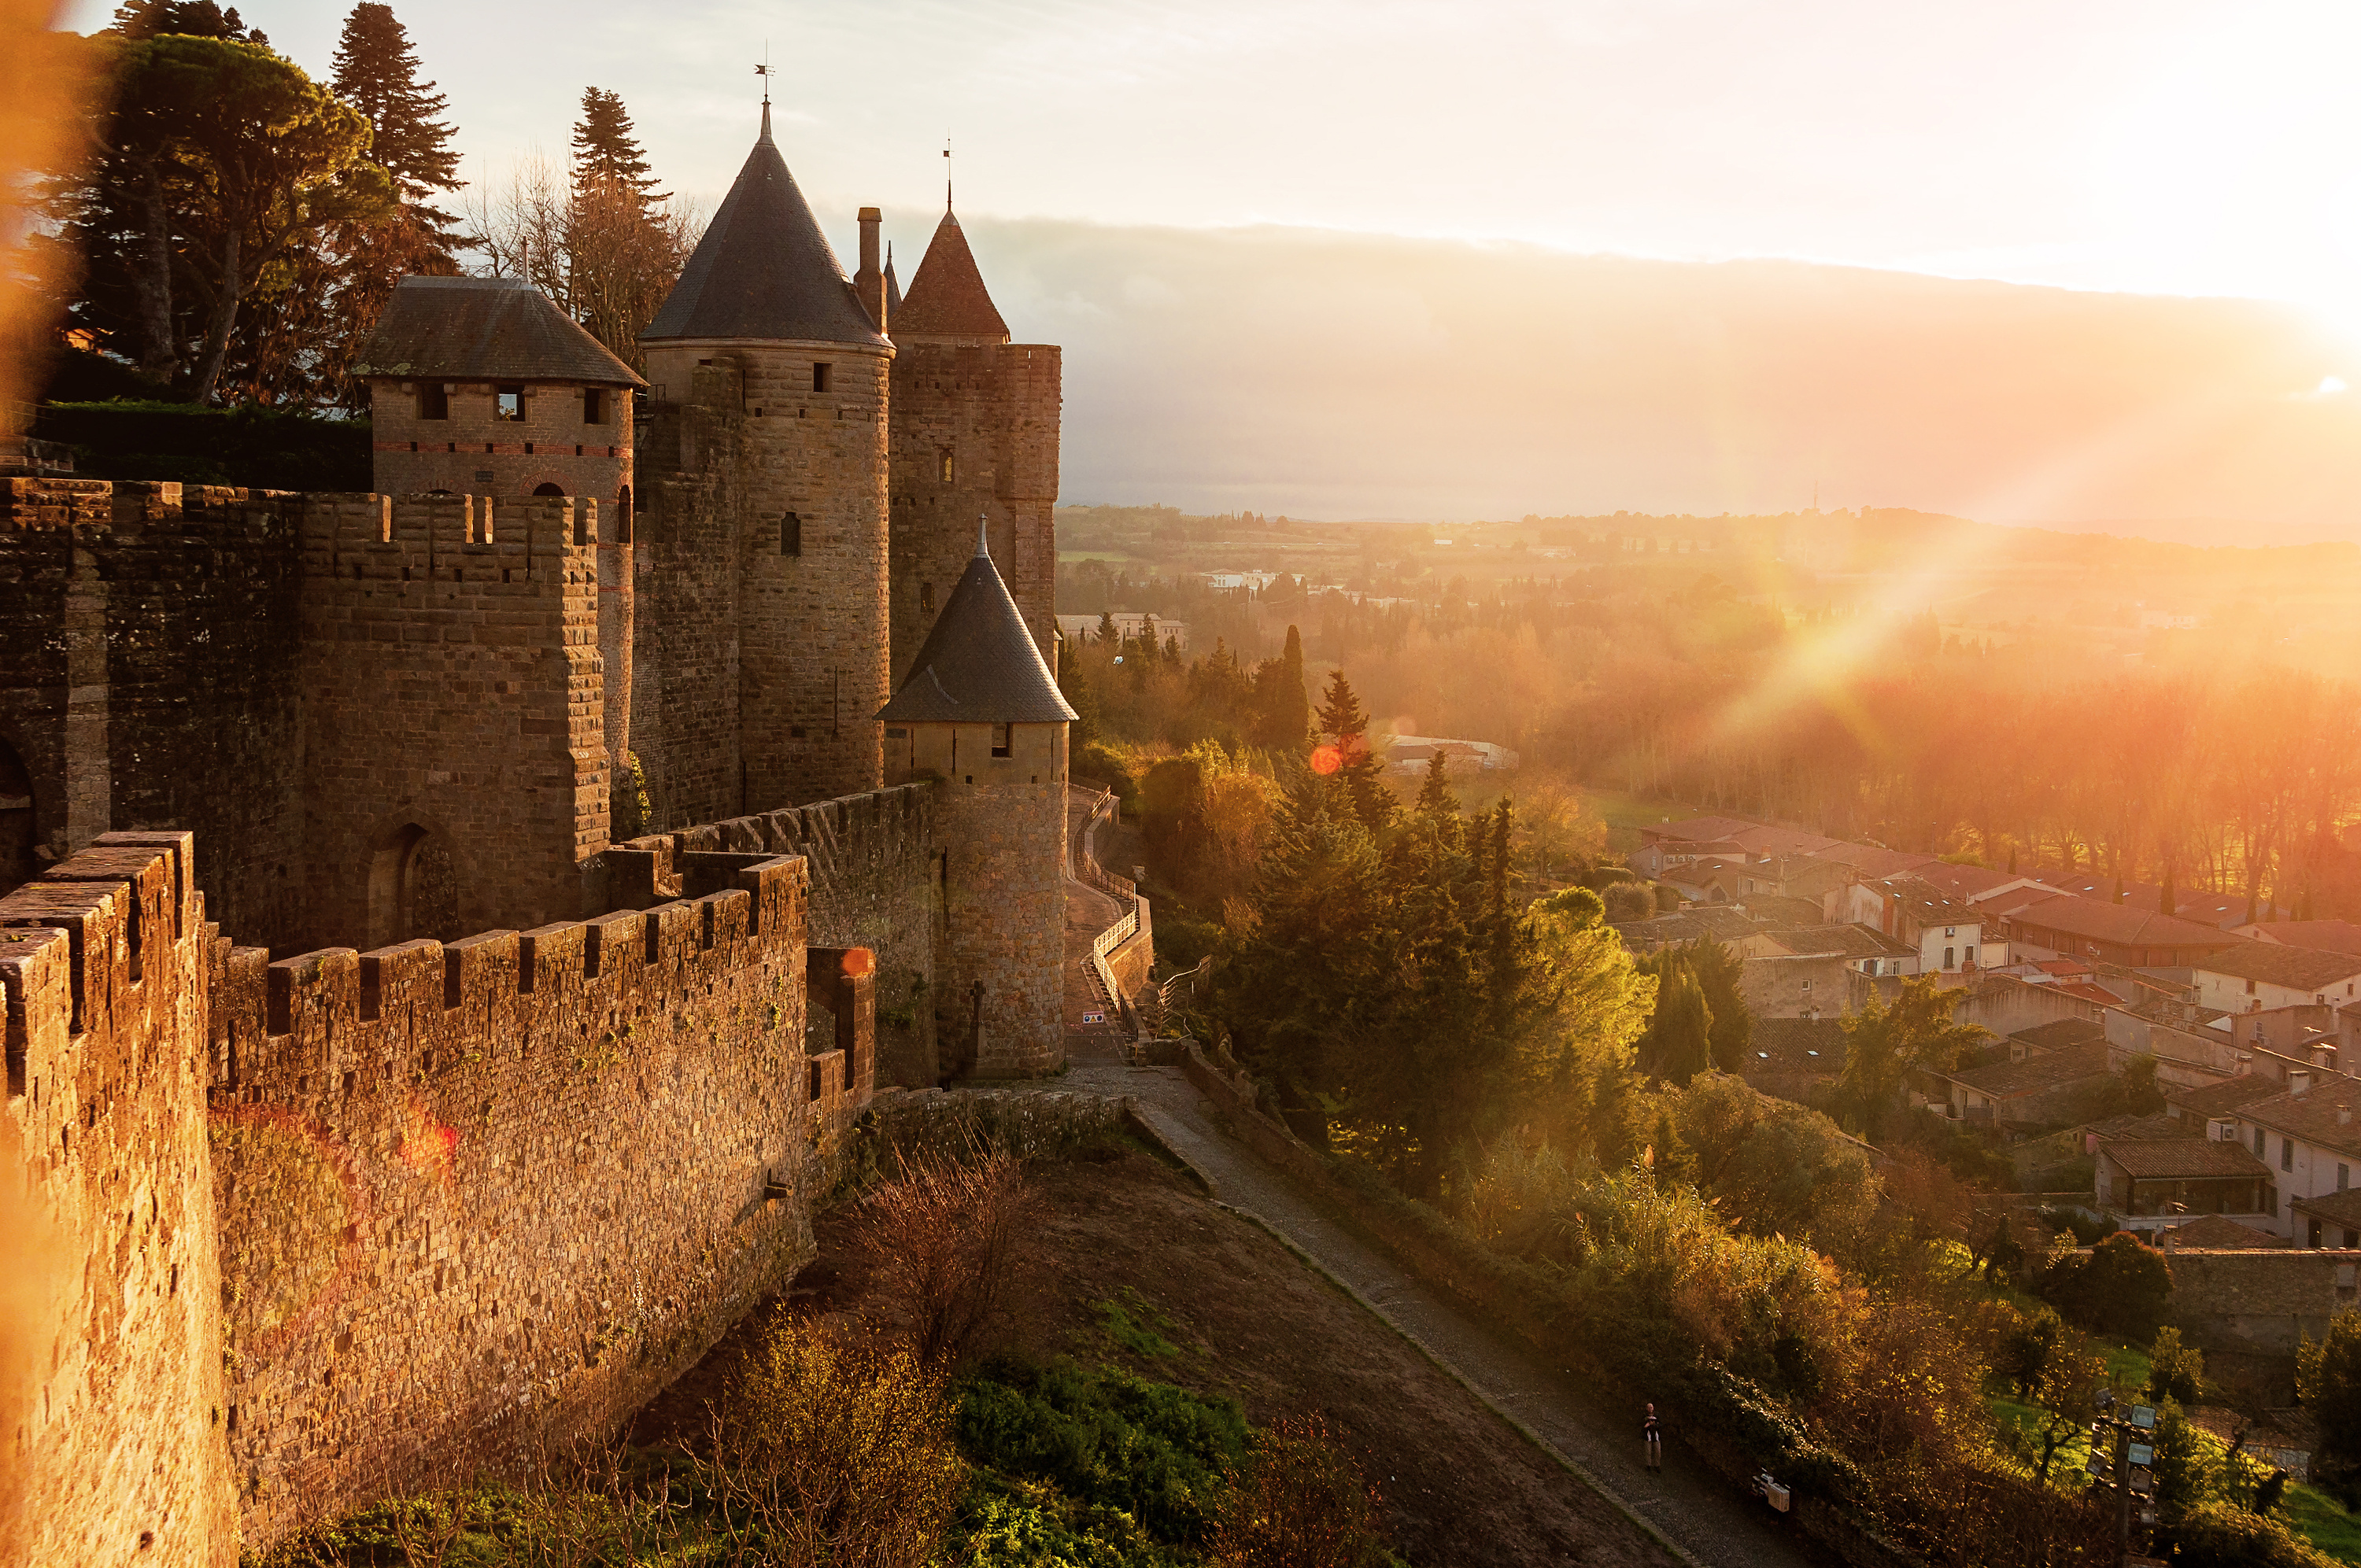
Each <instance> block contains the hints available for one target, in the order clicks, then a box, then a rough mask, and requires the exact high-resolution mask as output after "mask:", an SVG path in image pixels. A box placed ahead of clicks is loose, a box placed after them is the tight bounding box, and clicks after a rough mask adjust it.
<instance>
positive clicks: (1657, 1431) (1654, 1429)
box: [1640, 1401, 1664, 1475]
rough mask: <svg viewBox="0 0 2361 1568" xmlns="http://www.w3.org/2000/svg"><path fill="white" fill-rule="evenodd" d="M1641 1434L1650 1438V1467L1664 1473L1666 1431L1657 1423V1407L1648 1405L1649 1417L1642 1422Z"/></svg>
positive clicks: (1651, 1403)
mask: <svg viewBox="0 0 2361 1568" xmlns="http://www.w3.org/2000/svg"><path fill="white" fill-rule="evenodd" d="M1640 1435H1641V1436H1642V1437H1644V1438H1646V1439H1647V1440H1648V1468H1649V1469H1651V1470H1653V1471H1655V1472H1657V1473H1658V1474H1660V1475H1661V1474H1662V1473H1663V1471H1664V1429H1663V1428H1661V1427H1660V1426H1658V1425H1657V1423H1656V1407H1655V1405H1654V1403H1653V1401H1651V1402H1650V1404H1649V1406H1648V1419H1647V1420H1643V1421H1642V1422H1641V1423H1640Z"/></svg>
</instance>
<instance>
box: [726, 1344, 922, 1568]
mask: <svg viewBox="0 0 2361 1568" xmlns="http://www.w3.org/2000/svg"><path fill="white" fill-rule="evenodd" d="M951 1427H952V1409H951V1403H950V1398H949V1396H948V1394H947V1393H946V1391H945V1388H944V1387H943V1384H942V1381H941V1379H940V1378H939V1377H938V1376H936V1375H935V1374H933V1373H931V1372H929V1371H928V1369H927V1368H926V1367H925V1366H924V1365H922V1364H921V1363H920V1362H919V1361H918V1360H917V1358H916V1357H914V1356H912V1355H911V1354H908V1353H907V1352H906V1351H899V1350H889V1349H887V1348H885V1347H884V1345H883V1344H881V1343H879V1342H877V1341H875V1340H872V1339H842V1338H838V1337H833V1336H830V1335H829V1334H827V1333H824V1332H820V1331H818V1330H817V1329H812V1328H807V1327H805V1326H802V1325H799V1324H797V1323H796V1322H794V1321H791V1320H789V1319H788V1318H786V1317H785V1315H784V1314H782V1315H779V1316H776V1317H774V1319H773V1320H772V1321H771V1322H770V1323H769V1324H767V1325H766V1326H765V1327H764V1329H763V1333H762V1337H761V1339H760V1341H759V1342H758V1343H757V1345H756V1347H755V1349H754V1350H753V1351H752V1354H750V1355H749V1356H748V1358H747V1360H746V1363H745V1365H744V1366H743V1368H742V1369H741V1373H740V1376H739V1377H738V1380H737V1383H736V1386H735V1387H734V1388H733V1389H732V1391H731V1395H730V1398H729V1399H728V1401H727V1402H726V1403H725V1404H724V1406H723V1407H722V1409H720V1410H719V1412H717V1414H716V1417H715V1420H714V1426H713V1432H712V1437H713V1442H712V1447H711V1452H710V1453H709V1454H708V1455H704V1456H699V1457H697V1459H695V1460H694V1461H693V1462H692V1463H693V1464H694V1465H695V1467H696V1470H697V1478H698V1479H699V1480H700V1481H701V1482H702V1483H703V1484H704V1485H705V1486H706V1487H707V1489H708V1491H710V1492H711V1493H712V1495H713V1496H714V1497H716V1498H717V1499H718V1500H719V1502H720V1503H721V1504H722V1505H723V1508H724V1509H725V1510H726V1511H727V1512H728V1513H729V1514H730V1516H732V1517H734V1518H736V1519H743V1520H746V1521H748V1528H747V1530H746V1531H745V1533H747V1534H751V1535H753V1536H755V1537H757V1538H759V1540H760V1541H761V1542H762V1543H763V1546H764V1547H766V1548H767V1551H765V1552H762V1553H760V1554H758V1555H757V1557H756V1559H755V1560H756V1561H759V1562H763V1563H777V1564H779V1565H780V1568H806V1565H809V1564H819V1563H827V1564H829V1565H830V1568H903V1565H909V1568H916V1565H917V1564H919V1563H928V1562H929V1561H931V1560H932V1558H933V1556H934V1553H935V1551H936V1548H937V1547H938V1546H939V1545H940V1544H941V1541H942V1537H943V1532H944V1530H945V1528H946V1527H947V1526H948V1525H949V1524H950V1519H951V1514H952V1510H953V1508H955V1507H956V1506H957V1504H958V1502H959V1497H960V1491H961V1487H962V1486H964V1485H965V1482H966V1477H967V1471H966V1466H965V1465H964V1464H961V1461H960V1457H959V1453H958V1451H957V1449H956V1448H955V1446H954V1445H953V1442H952V1436H951Z"/></svg>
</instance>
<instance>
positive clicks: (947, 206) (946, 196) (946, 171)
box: [943, 137, 951, 213]
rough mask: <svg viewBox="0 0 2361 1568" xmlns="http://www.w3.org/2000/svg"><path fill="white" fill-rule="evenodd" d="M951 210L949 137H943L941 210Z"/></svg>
mask: <svg viewBox="0 0 2361 1568" xmlns="http://www.w3.org/2000/svg"><path fill="white" fill-rule="evenodd" d="M950 210H951V138H950V137H944V138H943V211H944V212H946V213H949V212H950Z"/></svg>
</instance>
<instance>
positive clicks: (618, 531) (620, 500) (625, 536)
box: [615, 485, 631, 544]
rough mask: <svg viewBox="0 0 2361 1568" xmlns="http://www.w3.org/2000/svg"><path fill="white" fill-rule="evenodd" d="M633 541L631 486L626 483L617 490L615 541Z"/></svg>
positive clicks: (621, 542)
mask: <svg viewBox="0 0 2361 1568" xmlns="http://www.w3.org/2000/svg"><path fill="white" fill-rule="evenodd" d="M615 543H618V544H629V543H631V486H629V485H625V486H624V487H623V488H621V489H620V490H618V491H616V492H615Z"/></svg>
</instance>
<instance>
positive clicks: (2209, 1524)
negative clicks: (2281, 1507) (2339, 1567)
mask: <svg viewBox="0 0 2361 1568" xmlns="http://www.w3.org/2000/svg"><path fill="white" fill-rule="evenodd" d="M2170 1533H2171V1537H2172V1542H2173V1548H2174V1550H2173V1554H2172V1562H2173V1564H2174V1568H2335V1563H2336V1559H2335V1558H2333V1557H2331V1556H2329V1555H2328V1554H2327V1553H2326V1552H2322V1551H2320V1550H2319V1549H2318V1548H2317V1547H2315V1546H2313V1545H2312V1543H2311V1542H2310V1541H2305V1540H2304V1539H2302V1538H2301V1536H2299V1535H2297V1534H2296V1533H2295V1532H2294V1531H2292V1530H2289V1529H2288V1527H2287V1526H2285V1525H2283V1524H2281V1523H2279V1521H2278V1520H2277V1519H2265V1518H2263V1517H2262V1516H2261V1515H2259V1514H2250V1513H2248V1512H2246V1510H2245V1509H2243V1508H2231V1507H2230V1506H2229V1505H2227V1504H2225V1503H2208V1504H2206V1505H2204V1506H2203V1507H2202V1508H2194V1509H2191V1511H2190V1512H2189V1513H2188V1514H2186V1515H2184V1516H2183V1517H2182V1518H2181V1519H2180V1521H2179V1522H2178V1523H2177V1524H2175V1525H2173V1526H2172V1528H2171V1532H2170Z"/></svg>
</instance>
